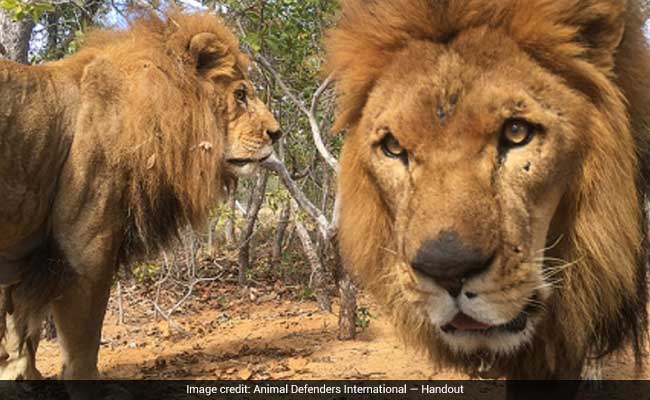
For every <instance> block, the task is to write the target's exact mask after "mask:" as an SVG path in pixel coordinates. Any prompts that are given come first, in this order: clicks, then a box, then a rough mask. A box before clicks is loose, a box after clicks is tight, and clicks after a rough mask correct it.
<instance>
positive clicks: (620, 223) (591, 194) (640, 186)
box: [326, 0, 650, 378]
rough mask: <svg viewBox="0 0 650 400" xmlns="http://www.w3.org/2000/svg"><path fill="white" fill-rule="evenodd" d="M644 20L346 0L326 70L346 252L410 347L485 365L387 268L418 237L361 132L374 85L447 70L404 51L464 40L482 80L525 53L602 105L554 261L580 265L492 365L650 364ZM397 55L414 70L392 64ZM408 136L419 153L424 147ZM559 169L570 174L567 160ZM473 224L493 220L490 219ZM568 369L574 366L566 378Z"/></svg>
mask: <svg viewBox="0 0 650 400" xmlns="http://www.w3.org/2000/svg"><path fill="white" fill-rule="evenodd" d="M643 21H644V19H643V16H642V14H641V12H640V6H639V4H637V2H635V1H627V2H626V1H613V0H611V1H609V0H567V1H552V0H532V1H520V0H503V1H487V0H462V1H460V0H459V1H434V0H391V1H388V0H386V1H382V0H374V1H363V0H342V14H341V19H340V21H339V22H338V25H337V27H335V28H334V29H333V30H331V31H330V32H329V35H328V37H327V40H326V47H327V52H328V56H327V69H328V71H329V72H333V73H335V75H336V79H337V91H338V96H339V97H338V98H339V101H338V113H339V115H338V119H337V126H338V127H339V128H347V129H348V132H349V133H347V135H348V138H347V139H346V144H345V148H344V151H343V156H342V165H341V171H340V182H339V190H340V193H341V221H342V222H341V233H340V236H341V248H342V255H343V258H344V261H345V263H346V266H347V267H349V268H351V269H352V270H353V271H355V273H356V276H357V277H358V279H359V280H360V281H362V282H363V283H364V284H365V285H366V286H367V287H368V288H369V289H370V290H371V291H372V292H373V294H374V295H375V296H376V297H377V298H378V299H380V300H381V301H382V303H384V304H385V306H386V307H387V309H388V310H389V311H390V312H391V314H392V315H393V317H394V320H395V324H396V325H397V327H398V328H399V330H400V331H401V332H402V334H403V336H404V337H405V339H406V340H407V341H408V342H410V343H411V344H413V345H414V346H416V347H417V348H419V349H423V350H426V351H428V353H430V355H431V357H432V359H433V360H434V361H435V363H437V364H438V365H443V366H448V367H452V368H457V369H461V370H464V371H467V372H470V373H476V372H477V369H478V366H479V364H480V362H481V357H479V356H476V357H475V356H471V355H467V356H463V355H459V354H456V353H454V352H452V351H450V349H449V348H448V347H447V346H445V345H444V344H443V343H442V342H441V341H440V338H439V337H438V334H437V333H436V330H435V329H434V328H433V327H432V325H431V323H430V322H429V321H428V320H427V319H426V318H425V316H423V315H422V314H421V313H416V312H414V311H413V310H414V307H415V305H414V303H413V302H411V301H410V300H409V298H408V296H405V294H404V292H403V288H402V286H401V285H400V284H399V282H400V280H403V279H400V278H401V275H402V272H401V271H397V270H395V269H391V266H390V265H388V264H389V262H388V261H387V260H391V259H393V257H391V255H390V251H392V250H391V249H393V248H394V245H393V242H394V241H395V237H399V236H400V234H409V232H400V231H399V230H396V229H397V228H396V226H397V225H396V222H395V221H394V220H393V216H392V215H390V212H389V209H388V208H389V207H387V201H388V200H387V196H390V195H391V194H390V193H389V194H386V193H382V192H380V191H379V190H377V182H376V180H375V178H373V177H372V176H371V174H369V173H368V166H367V162H366V158H367V157H370V156H369V155H368V154H369V152H370V149H360V148H358V146H360V143H363V142H364V140H363V139H360V138H359V137H360V135H366V133H365V132H363V131H361V129H362V128H363V126H362V122H363V121H370V120H372V118H373V117H374V116H375V115H377V114H378V113H379V110H377V109H373V108H372V106H370V105H369V104H370V103H369V98H370V97H371V95H372V94H373V91H374V90H375V88H376V87H378V86H379V85H380V84H381V85H382V88H386V87H390V80H391V79H394V77H398V76H400V73H399V72H395V71H403V72H404V73H406V72H408V71H415V70H418V69H420V68H423V67H422V66H423V64H422V63H425V62H426V63H435V56H434V55H424V54H420V55H419V56H416V57H413V58H412V59H410V60H409V59H407V60H406V61H404V60H405V57H403V54H409V53H407V52H408V51H412V52H414V53H415V51H414V50H412V49H413V48H414V47H416V46H417V43H420V42H422V43H434V44H436V45H439V47H440V48H444V47H445V46H450V47H453V46H457V47H454V49H455V50H457V51H458V52H459V53H461V54H462V48H461V47H462V46H465V45H467V44H461V43H456V42H455V41H456V40H457V38H461V39H458V40H461V42H462V41H464V42H462V43H466V42H468V41H469V42H470V43H469V44H468V45H476V44H479V46H478V47H480V48H481V54H480V55H477V56H476V57H475V58H472V59H471V62H473V63H475V64H476V65H478V67H477V68H475V71H479V72H476V73H477V74H480V71H482V70H483V68H484V69H485V70H490V68H491V66H492V65H494V64H496V63H498V60H495V59H494V57H501V56H502V55H503V53H504V52H505V53H508V52H509V51H511V52H512V57H513V59H518V58H517V57H521V56H520V55H518V54H519V52H523V53H525V54H526V55H527V56H528V57H530V59H531V60H532V61H533V62H534V63H535V64H536V65H537V66H538V67H540V71H544V72H543V73H547V72H550V73H551V74H552V75H554V76H555V77H558V78H559V81H550V80H549V81H548V82H547V85H548V87H555V86H557V87H560V86H561V87H564V89H562V90H567V92H568V93H575V94H576V95H577V98H580V99H581V100H579V103H578V102H577V103H576V104H578V105H579V106H580V107H585V108H591V109H593V111H594V112H592V113H588V114H589V116H588V117H585V118H586V119H585V120H582V121H571V123H574V124H577V126H576V128H577V130H580V128H581V127H582V129H584V130H588V132H586V133H585V136H584V137H583V138H582V139H581V140H583V142H582V143H581V144H580V147H581V149H580V150H579V154H578V155H576V157H575V159H576V160H580V163H581V165H580V166H579V168H578V171H579V172H578V173H577V175H576V177H575V178H574V179H572V182H571V184H570V185H569V187H568V189H567V191H566V192H565V193H564V195H563V196H562V200H561V202H560V205H559V207H558V212H557V214H556V215H555V218H554V225H555V226H554V229H555V230H556V231H557V232H558V233H559V234H560V235H561V236H562V238H563V239H562V240H561V241H559V243H557V246H554V248H553V249H552V254H553V256H554V257H557V258H559V259H562V260H566V261H569V262H571V263H572V265H571V266H570V267H568V268H565V269H564V270H562V271H561V272H560V273H559V275H558V276H557V278H558V281H561V284H560V286H561V287H560V288H556V289H554V292H553V295H552V296H551V298H550V299H549V302H548V304H546V305H545V308H546V316H547V317H546V318H545V319H544V321H543V322H542V323H541V324H540V325H539V326H538V328H537V330H536V334H535V338H534V339H533V340H532V342H531V344H530V345H528V346H526V347H524V348H522V349H520V350H519V351H518V352H517V353H516V354H511V355H508V356H499V357H497V358H496V360H495V361H494V362H495V364H494V371H496V372H497V373H498V374H501V375H506V376H509V377H515V378H548V377H562V376H566V377H569V378H575V377H576V376H575V375H574V373H575V370H576V369H577V370H579V368H580V367H581V366H582V364H583V362H584V358H585V356H586V355H587V354H590V355H597V356H600V355H604V354H609V353H611V352H613V351H617V350H620V349H622V348H623V347H624V346H625V345H626V344H629V343H632V344H633V345H634V349H635V351H636V354H637V356H640V351H641V348H642V346H643V342H644V339H645V337H646V336H647V314H646V305H647V294H646V279H647V277H646V262H647V257H646V226H645V224H646V222H645V216H644V209H643V204H644V200H645V198H646V195H647V192H646V191H647V189H646V182H647V178H648V174H647V172H645V168H647V165H648V158H647V151H648V143H649V140H650V134H649V133H648V126H649V125H648V120H649V119H650V81H649V80H648V79H649V77H650V58H649V56H648V49H647V46H646V44H645V39H644V36H643V31H642V24H643ZM465 32H469V33H467V35H465V36H463V34H464V33H465ZM483 37H495V38H498V40H501V38H504V39H503V41H504V42H503V43H506V42H505V41H510V40H511V41H513V42H514V43H515V44H516V47H513V48H512V50H508V48H509V47H508V45H507V44H505V45H504V44H503V43H500V42H499V41H498V40H497V41H490V40H485V41H483ZM492 46H493V47H492ZM409 49H411V50H409ZM504 49H505V50H504ZM515 53H516V54H515ZM506 56H508V57H509V56H510V55H509V54H506ZM398 57H401V58H399V59H400V60H401V62H402V63H404V64H401V65H394V60H395V59H397V58H398ZM427 57H428V58H427ZM468 57H471V56H468ZM468 64H471V63H468ZM468 68H472V67H468ZM388 71H390V72H388ZM475 71H465V72H467V73H468V74H471V73H474V72H475ZM461 73H462V72H461ZM531 73H532V71H531ZM540 73H541V72H540ZM504 78H508V77H507V76H504ZM422 84H423V83H421V82H413V83H412V86H411V87H403V83H400V85H402V86H399V88H401V90H404V91H408V90H413V91H414V92H417V90H418V89H419V88H420V87H419V86H418V85H422ZM396 85H397V84H396ZM396 87H398V86H396ZM382 90H383V89H382ZM538 90H539V91H542V90H545V89H542V88H541V87H540V88H539V89H538ZM398 92H399V90H398ZM382 93H383V92H382ZM400 93H404V92H400ZM489 96H492V94H491V93H487V92H486V93H484V94H483V97H484V98H485V97H489ZM404 97H405V98H407V96H406V95H404ZM478 98H480V94H479V95H478ZM373 104H374V103H373ZM432 107H433V106H432ZM431 114H432V112H431V111H429V110H428V109H424V108H414V109H413V110H412V116H409V118H411V117H412V119H413V120H415V121H417V119H418V118H426V116H428V115H431ZM568 114H571V112H569V113H568ZM459 118H460V117H459ZM477 118H478V117H477ZM427 122H428V121H425V120H423V123H427ZM366 124H368V122H366ZM396 130H399V129H396ZM404 140H405V141H408V140H411V141H412V143H410V144H411V145H412V146H414V147H417V146H419V145H421V144H422V143H423V142H422V141H423V140H424V139H423V138H413V137H411V138H410V139H409V138H408V137H407V138H406V139H404ZM400 141H402V139H400ZM418 141H420V142H418ZM402 144H404V143H402ZM407 147H408V146H407ZM432 157H434V156H433V155H432ZM454 168H458V166H457V165H455V166H454ZM467 168H469V167H467ZM555 168H557V170H560V171H561V170H562V168H563V166H562V165H558V166H555ZM453 171H454V170H451V172H449V173H451V174H457V175H458V176H461V175H460V173H462V171H459V172H453ZM547 174H548V175H549V176H551V171H548V173H547ZM549 179H550V178H549ZM503 195H505V196H507V194H503ZM477 208H480V207H478V206H477ZM418 211H419V210H417V209H415V210H411V212H412V213H417V212H418ZM469 212H470V213H471V212H473V211H469ZM474 223H476V224H478V225H479V226H480V225H481V221H480V220H479V221H475V222H474ZM359 238H364V239H363V240H359ZM547 245H548V246H553V245H554V243H552V242H548V243H547ZM510 272H511V273H512V271H510ZM503 279H508V277H507V276H504V277H503ZM563 369H564V370H566V371H569V372H568V373H566V374H563Z"/></svg>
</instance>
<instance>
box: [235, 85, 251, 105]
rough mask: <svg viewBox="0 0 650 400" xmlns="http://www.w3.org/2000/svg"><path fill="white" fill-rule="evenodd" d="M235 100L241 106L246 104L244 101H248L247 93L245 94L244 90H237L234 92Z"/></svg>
mask: <svg viewBox="0 0 650 400" xmlns="http://www.w3.org/2000/svg"><path fill="white" fill-rule="evenodd" d="M235 100H237V101H238V102H240V103H242V104H246V101H247V100H248V93H246V89H244V88H241V89H237V90H236V91H235Z"/></svg>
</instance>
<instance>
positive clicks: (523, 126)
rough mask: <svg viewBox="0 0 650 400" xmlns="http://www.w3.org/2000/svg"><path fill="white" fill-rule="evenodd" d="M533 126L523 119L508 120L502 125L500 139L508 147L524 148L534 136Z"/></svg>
mask: <svg viewBox="0 0 650 400" xmlns="http://www.w3.org/2000/svg"><path fill="white" fill-rule="evenodd" d="M535 131H536V128H535V126H534V125H533V124H531V123H530V122H528V121H525V120H523V119H509V120H507V121H506V122H505V123H504V124H503V130H502V132H501V138H502V140H503V141H504V142H505V144H507V145H510V146H524V145H526V144H528V142H530V140H531V139H532V138H533V136H534V135H535Z"/></svg>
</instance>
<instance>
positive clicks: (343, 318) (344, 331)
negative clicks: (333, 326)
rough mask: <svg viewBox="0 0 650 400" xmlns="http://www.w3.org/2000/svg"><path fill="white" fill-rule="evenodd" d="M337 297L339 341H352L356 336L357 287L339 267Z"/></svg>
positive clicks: (343, 269)
mask: <svg viewBox="0 0 650 400" xmlns="http://www.w3.org/2000/svg"><path fill="white" fill-rule="evenodd" d="M340 268H341V272H340V277H341V279H340V280H339V296H340V298H341V308H340V310H339V340H354V338H355V337H356V335H357V326H356V322H357V287H356V285H355V284H354V282H352V279H350V275H348V273H347V271H345V268H343V266H342V265H340Z"/></svg>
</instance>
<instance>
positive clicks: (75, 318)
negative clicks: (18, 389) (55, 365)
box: [52, 277, 111, 380]
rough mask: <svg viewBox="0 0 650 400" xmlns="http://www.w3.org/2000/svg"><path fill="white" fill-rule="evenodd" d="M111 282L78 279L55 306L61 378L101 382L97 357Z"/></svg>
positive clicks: (107, 280)
mask: <svg viewBox="0 0 650 400" xmlns="http://www.w3.org/2000/svg"><path fill="white" fill-rule="evenodd" d="M110 284H111V279H110V277H109V278H106V279H92V278H88V277H78V278H76V279H75V280H74V281H73V282H70V284H69V285H67V287H66V289H65V291H64V292H63V295H62V297H61V298H59V299H57V300H56V301H55V302H54V303H52V314H53V316H54V323H55V325H56V330H57V334H58V340H59V343H60V345H61V353H62V357H63V368H62V371H61V378H62V379H67V380H94V379H98V378H99V372H98V370H97V353H98V351H99V344H100V340H101V331H102V322H103V320H104V313H105V312H106V305H107V302H108V297H109V294H110Z"/></svg>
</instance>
